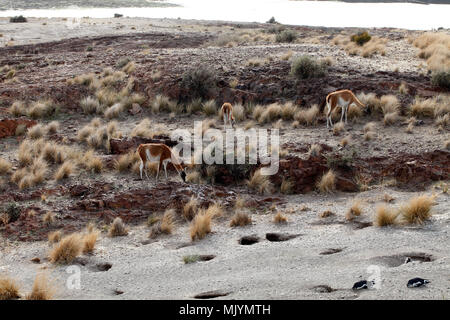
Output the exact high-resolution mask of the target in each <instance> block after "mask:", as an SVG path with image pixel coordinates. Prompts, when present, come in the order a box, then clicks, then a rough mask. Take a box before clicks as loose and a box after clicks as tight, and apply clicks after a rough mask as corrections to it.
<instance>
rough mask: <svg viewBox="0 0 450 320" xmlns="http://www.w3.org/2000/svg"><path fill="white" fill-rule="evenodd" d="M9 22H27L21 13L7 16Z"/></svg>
mask: <svg viewBox="0 0 450 320" xmlns="http://www.w3.org/2000/svg"><path fill="white" fill-rule="evenodd" d="M9 22H12V23H19V22H27V18H25V17H24V16H22V15H20V16H15V17H11V18H9Z"/></svg>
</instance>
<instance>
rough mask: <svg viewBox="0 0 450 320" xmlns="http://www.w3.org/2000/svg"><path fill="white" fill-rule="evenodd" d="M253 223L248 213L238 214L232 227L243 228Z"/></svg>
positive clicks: (234, 217)
mask: <svg viewBox="0 0 450 320" xmlns="http://www.w3.org/2000/svg"><path fill="white" fill-rule="evenodd" d="M251 223H252V218H251V217H250V216H249V215H248V213H246V212H236V213H235V214H234V215H233V217H232V218H231V221H230V227H243V226H246V225H248V224H251Z"/></svg>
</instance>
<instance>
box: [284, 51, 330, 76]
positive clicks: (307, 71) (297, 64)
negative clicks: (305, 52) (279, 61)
mask: <svg viewBox="0 0 450 320" xmlns="http://www.w3.org/2000/svg"><path fill="white" fill-rule="evenodd" d="M326 72H327V65H326V64H325V63H323V62H317V61H316V60H315V59H314V58H311V57H309V56H301V57H298V58H296V59H294V60H293V61H292V64H291V75H292V76H294V77H295V78H297V79H309V78H321V77H324V76H325V74H326Z"/></svg>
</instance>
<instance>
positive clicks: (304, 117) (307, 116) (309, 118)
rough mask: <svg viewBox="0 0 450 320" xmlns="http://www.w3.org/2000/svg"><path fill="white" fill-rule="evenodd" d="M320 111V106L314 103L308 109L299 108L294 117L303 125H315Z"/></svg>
mask: <svg viewBox="0 0 450 320" xmlns="http://www.w3.org/2000/svg"><path fill="white" fill-rule="evenodd" d="M319 112H320V111H319V106H318V105H316V104H314V105H312V106H311V107H309V108H308V109H301V110H298V111H297V112H296V113H295V115H294V119H295V120H296V121H298V122H299V123H300V124H303V125H307V126H310V125H314V124H316V122H317V116H318V115H319Z"/></svg>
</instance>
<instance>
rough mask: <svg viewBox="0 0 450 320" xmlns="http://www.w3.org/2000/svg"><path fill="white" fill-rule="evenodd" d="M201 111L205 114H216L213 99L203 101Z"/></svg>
mask: <svg viewBox="0 0 450 320" xmlns="http://www.w3.org/2000/svg"><path fill="white" fill-rule="evenodd" d="M203 113H204V114H206V115H207V116H214V115H216V114H217V105H216V101H215V100H214V99H212V100H208V101H206V102H203Z"/></svg>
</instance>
